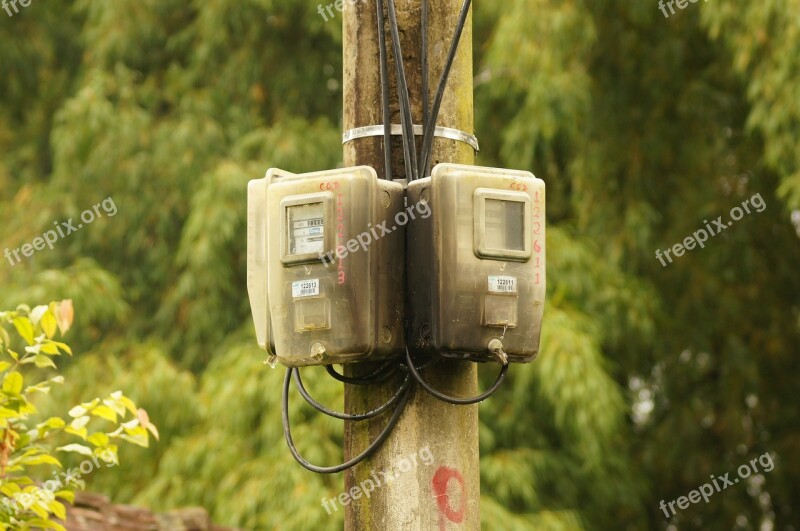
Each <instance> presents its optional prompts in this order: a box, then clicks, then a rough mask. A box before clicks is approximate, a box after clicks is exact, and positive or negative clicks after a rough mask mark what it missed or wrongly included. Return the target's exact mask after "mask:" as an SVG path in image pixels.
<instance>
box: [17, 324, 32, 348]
mask: <svg viewBox="0 0 800 531" xmlns="http://www.w3.org/2000/svg"><path fill="white" fill-rule="evenodd" d="M13 323H14V328H16V329H17V332H19V335H20V336H22V339H24V340H25V342H26V343H28V344H29V345H33V325H32V324H31V320H30V319H28V318H27V317H15V318H14V321H13Z"/></svg>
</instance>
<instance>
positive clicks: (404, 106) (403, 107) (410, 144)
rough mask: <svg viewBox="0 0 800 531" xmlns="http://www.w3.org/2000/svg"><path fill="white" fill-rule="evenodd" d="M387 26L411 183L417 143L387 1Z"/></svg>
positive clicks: (391, 8)
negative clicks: (389, 34)
mask: <svg viewBox="0 0 800 531" xmlns="http://www.w3.org/2000/svg"><path fill="white" fill-rule="evenodd" d="M388 6H389V25H390V26H391V28H392V49H393V51H394V62H395V66H396V67H397V93H398V95H399V98H400V123H401V124H402V126H403V155H404V157H405V165H406V178H407V179H408V180H410V181H413V180H415V179H417V178H418V168H417V143H416V141H415V139H414V121H413V119H412V117H411V100H410V99H409V96H408V83H407V82H406V69H405V66H403V50H402V49H401V47H400V29H399V28H398V26H397V13H396V11H395V7H394V0H388Z"/></svg>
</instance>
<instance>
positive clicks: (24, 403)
mask: <svg viewBox="0 0 800 531" xmlns="http://www.w3.org/2000/svg"><path fill="white" fill-rule="evenodd" d="M72 318H73V308H72V301H71V300H64V301H60V302H52V303H50V304H49V305H47V306H36V307H35V308H33V309H30V308H29V307H28V306H26V305H21V306H19V307H18V308H17V309H16V310H14V311H7V312H0V494H2V498H0V530H6V529H22V530H26V529H58V530H64V529H65V528H64V526H63V525H61V524H60V523H59V522H58V520H64V518H65V516H66V507H65V505H64V502H69V503H72V502H74V499H75V491H76V490H78V489H82V488H84V486H85V483H84V482H83V481H82V480H81V479H80V477H81V474H80V473H79V472H78V470H81V471H84V473H85V468H84V464H88V465H89V469H90V470H94V469H95V468H96V467H98V466H99V464H100V462H103V463H104V464H105V465H106V466H114V465H116V464H119V461H118V454H117V450H118V445H117V443H118V442H120V441H126V442H129V443H132V444H135V445H138V446H143V447H147V446H148V445H149V442H150V434H152V435H153V436H154V437H155V438H156V439H158V430H157V429H156V427H155V426H154V425H153V424H151V423H150V420H149V418H148V416H147V413H146V412H145V411H144V410H143V409H140V408H138V407H137V406H136V404H134V402H133V401H132V400H130V399H129V398H128V397H126V396H125V395H123V394H122V392H121V391H116V392H114V393H111V394H110V395H108V396H107V397H105V398H95V399H93V400H90V401H89V402H85V403H82V404H79V405H76V406H74V407H73V408H71V409H70V410H69V412H68V413H67V415H66V416H64V417H63V418H62V417H51V418H48V419H42V418H39V417H40V416H39V415H37V408H36V405H35V404H36V403H38V402H39V401H40V400H43V399H45V400H46V397H47V395H48V393H49V391H50V387H51V385H53V384H63V383H64V377H63V376H61V375H60V374H57V370H58V369H57V367H56V364H55V361H54V360H55V358H57V357H58V356H60V355H62V354H68V355H70V356H71V355H72V350H71V349H70V347H69V346H68V345H67V344H65V343H62V342H59V341H56V340H55V339H54V337H55V336H56V334H57V333H60V335H61V336H63V335H64V334H66V332H67V330H69V328H70V326H71V325H72ZM9 330H12V331H13V330H15V331H16V334H14V337H13V339H12V335H10V334H9ZM16 336H19V337H16ZM15 348H16V349H17V350H15ZM37 395H44V398H42V397H37ZM103 426H104V427H105V428H106V429H99V428H100V427H103ZM109 426H110V427H111V430H110V431H107V428H108V427H109ZM64 438H69V439H74V441H75V442H69V444H64V445H62V446H57V444H58V442H56V441H57V440H58V441H60V442H64ZM59 452H61V453H62V454H63V453H75V454H79V455H82V456H85V458H86V460H85V461H84V462H83V463H82V464H81V465H80V467H79V468H78V469H72V470H67V471H66V472H60V473H59V472H53V473H52V475H51V476H44V475H42V474H40V475H38V477H37V475H36V474H34V473H33V472H31V470H32V469H33V467H38V466H42V468H37V469H36V470H42V469H43V468H44V467H47V469H48V470H49V469H51V468H52V467H56V468H57V469H63V468H64V467H63V465H62V463H61V461H60V460H59V458H58V457H56V455H58V453H59Z"/></svg>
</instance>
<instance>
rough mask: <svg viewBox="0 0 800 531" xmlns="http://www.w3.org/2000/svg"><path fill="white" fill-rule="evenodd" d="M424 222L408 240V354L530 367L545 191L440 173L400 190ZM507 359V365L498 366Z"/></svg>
mask: <svg viewBox="0 0 800 531" xmlns="http://www.w3.org/2000/svg"><path fill="white" fill-rule="evenodd" d="M407 194H408V202H409V204H416V203H417V202H418V201H426V202H427V203H428V205H429V207H430V210H431V215H430V216H429V217H428V218H427V219H420V220H416V221H415V222H414V223H411V224H410V225H409V227H408V231H407V236H406V237H407V241H408V244H407V248H408V254H407V260H408V263H407V268H408V284H409V298H408V300H407V304H408V312H409V321H408V325H407V335H406V339H407V342H408V345H409V348H410V349H411V350H412V352H415V353H428V354H435V353H439V354H441V355H443V356H446V357H453V358H462V359H470V360H473V361H504V360H505V359H508V361H513V362H522V363H525V362H529V361H532V360H533V359H534V358H535V357H536V355H537V354H538V352H539V337H540V334H541V324H542V314H543V310H544V297H545V216H544V214H545V185H544V181H542V180H541V179H537V178H536V177H534V175H533V174H532V173H530V172H524V171H516V170H504V169H495V168H481V167H477V166H464V165H456V164H439V165H437V166H436V167H435V168H434V169H433V172H432V173H431V177H427V178H425V179H420V180H416V181H413V182H412V183H410V184H409V185H408V190H407ZM506 357H507V358H506Z"/></svg>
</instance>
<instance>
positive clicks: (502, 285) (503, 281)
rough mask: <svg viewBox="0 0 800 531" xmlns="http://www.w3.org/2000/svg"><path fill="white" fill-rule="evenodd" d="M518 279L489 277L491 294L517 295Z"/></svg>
mask: <svg viewBox="0 0 800 531" xmlns="http://www.w3.org/2000/svg"><path fill="white" fill-rule="evenodd" d="M516 292H517V279H516V277H494V276H490V277H489V293H516Z"/></svg>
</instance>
